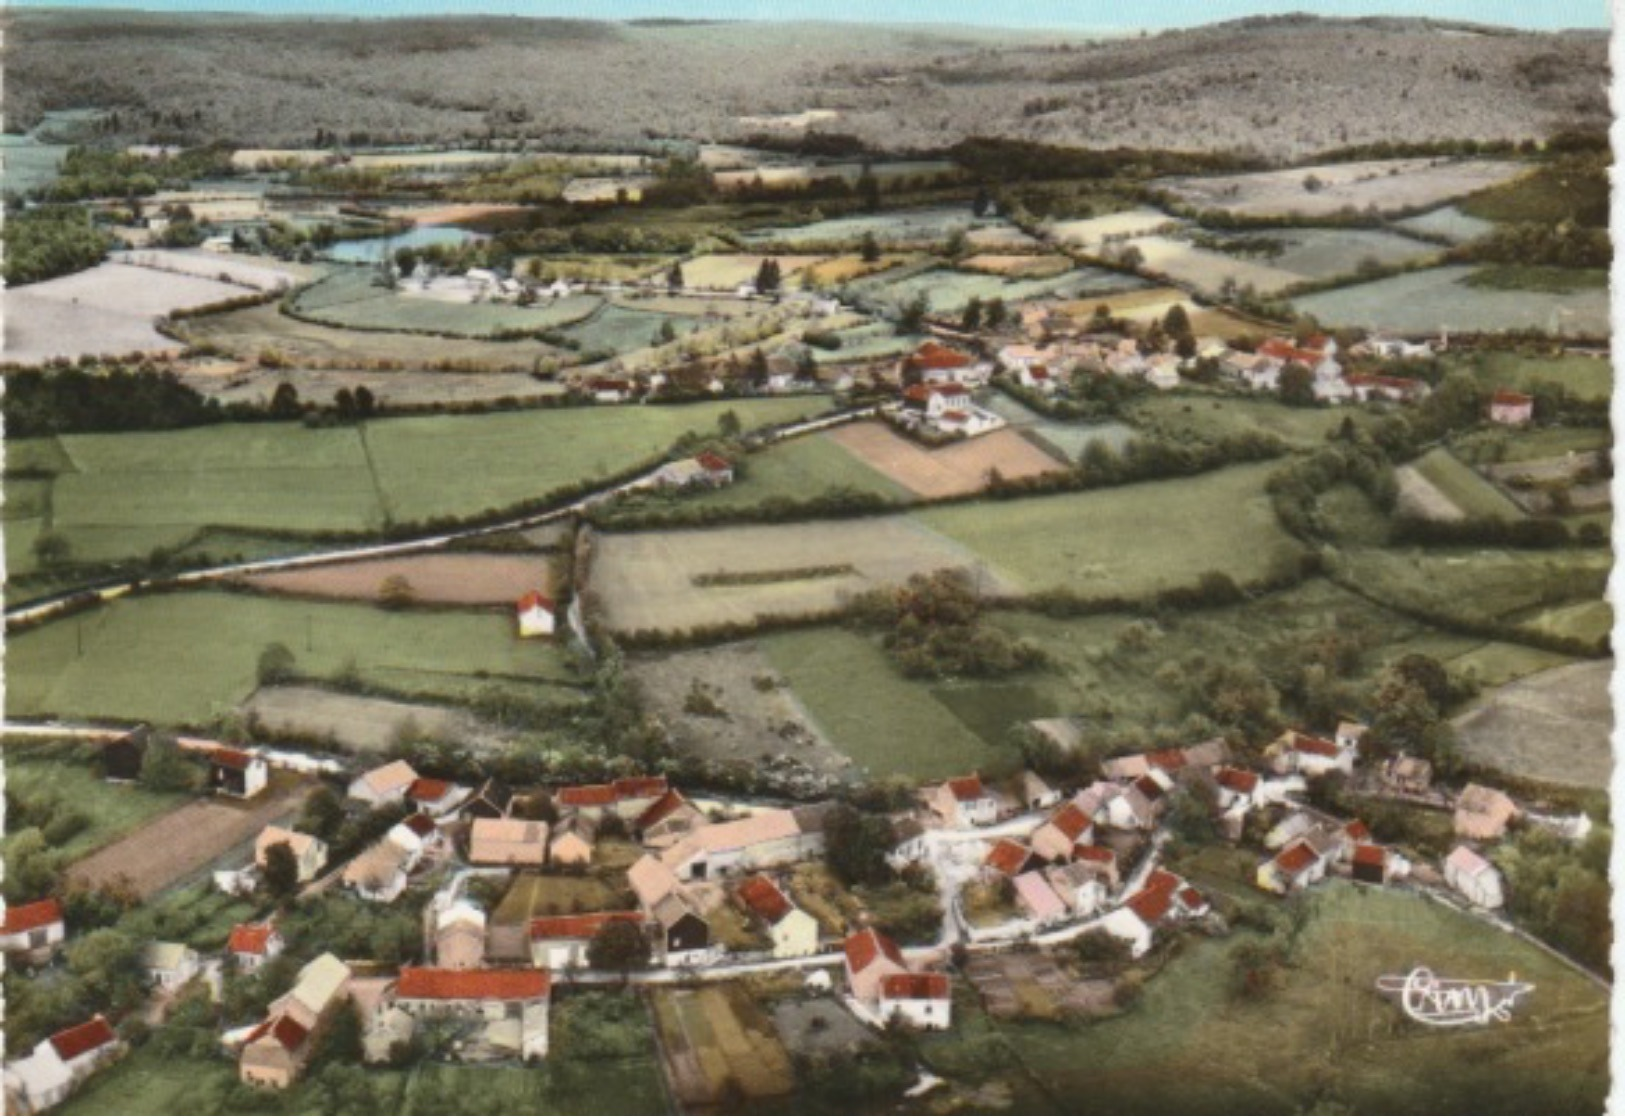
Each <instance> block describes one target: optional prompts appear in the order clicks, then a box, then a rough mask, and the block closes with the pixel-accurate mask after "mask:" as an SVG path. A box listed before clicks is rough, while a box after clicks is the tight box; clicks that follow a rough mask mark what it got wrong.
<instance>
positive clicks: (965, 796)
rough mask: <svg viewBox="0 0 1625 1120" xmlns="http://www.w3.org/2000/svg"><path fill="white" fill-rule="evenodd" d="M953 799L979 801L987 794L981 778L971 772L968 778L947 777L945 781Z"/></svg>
mask: <svg viewBox="0 0 1625 1120" xmlns="http://www.w3.org/2000/svg"><path fill="white" fill-rule="evenodd" d="M944 784H946V785H947V787H948V790H949V792H950V793H952V794H953V796H954V800H955V801H980V800H981V799H982V798H984V797H986V796H987V790H986V788H985V787H984V786H983V785H982V779H981V778H979V777H977V776H976V775H975V774H972V775H971V776H970V777H968V778H949V779H948V781H947V782H946V783H944Z"/></svg>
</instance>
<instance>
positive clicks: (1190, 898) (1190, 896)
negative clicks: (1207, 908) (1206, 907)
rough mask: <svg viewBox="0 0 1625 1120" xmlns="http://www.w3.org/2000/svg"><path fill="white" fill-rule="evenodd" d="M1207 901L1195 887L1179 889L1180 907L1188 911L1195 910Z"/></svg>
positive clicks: (1187, 886)
mask: <svg viewBox="0 0 1625 1120" xmlns="http://www.w3.org/2000/svg"><path fill="white" fill-rule="evenodd" d="M1206 901H1207V900H1206V899H1205V898H1203V897H1202V892H1201V891H1199V890H1197V889H1196V888H1195V887H1192V886H1189V885H1186V886H1183V887H1180V888H1179V902H1180V905H1182V906H1184V907H1185V908H1186V909H1187V910H1195V909H1197V908H1198V907H1200V906H1201V905H1202V904H1203V903H1205V902H1206Z"/></svg>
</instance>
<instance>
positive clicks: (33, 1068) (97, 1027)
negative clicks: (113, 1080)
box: [5, 1015, 119, 1115]
mask: <svg viewBox="0 0 1625 1120" xmlns="http://www.w3.org/2000/svg"><path fill="white" fill-rule="evenodd" d="M118 1052H119V1041H118V1036H117V1035H115V1034H114V1033H113V1028H112V1027H111V1026H109V1025H108V1022H107V1020H106V1019H104V1018H102V1017H101V1016H100V1015H97V1016H95V1017H94V1018H92V1019H90V1020H88V1021H86V1022H84V1023H80V1024H79V1025H78V1026H75V1027H69V1028H68V1029H66V1030H62V1031H58V1032H57V1033H56V1034H53V1035H52V1036H51V1037H50V1038H47V1039H46V1040H45V1041H43V1042H41V1043H40V1044H39V1045H37V1046H35V1047H34V1050H33V1053H31V1054H29V1055H28V1056H27V1057H23V1058H17V1059H14V1060H12V1061H10V1062H7V1063H6V1072H5V1085H6V1106H7V1107H6V1112H7V1113H8V1114H12V1115H17V1114H23V1113H36V1112H44V1111H46V1110H48V1109H52V1108H55V1107H56V1106H57V1105H59V1104H61V1103H62V1102H63V1101H65V1100H67V1099H68V1097H69V1096H70V1095H71V1094H72V1093H73V1091H74V1090H75V1089H77V1088H78V1087H79V1085H80V1084H82V1083H83V1082H84V1080H85V1079H86V1078H88V1077H89V1076H90V1075H91V1074H92V1073H94V1072H96V1070H98V1069H100V1068H101V1067H102V1066H104V1065H106V1064H107V1063H108V1062H109V1061H111V1060H112V1059H113V1058H115V1057H117V1056H118Z"/></svg>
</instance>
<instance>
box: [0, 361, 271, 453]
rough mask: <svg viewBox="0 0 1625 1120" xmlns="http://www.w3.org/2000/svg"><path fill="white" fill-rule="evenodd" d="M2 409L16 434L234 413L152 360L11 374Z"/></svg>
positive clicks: (162, 424) (176, 423) (195, 420)
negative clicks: (135, 363)
mask: <svg viewBox="0 0 1625 1120" xmlns="http://www.w3.org/2000/svg"><path fill="white" fill-rule="evenodd" d="M243 407H244V408H245V409H246V410H247V411H250V412H253V413H258V411H259V410H258V409H257V408H253V407H252V406H243ZM0 414H3V415H4V417H5V423H6V434H7V435H9V436H11V437H12V438H21V437H27V436H50V435H65V434H68V433H70V432H138V431H156V430H159V429H163V428H191V427H196V426H197V425H199V424H213V423H217V422H219V421H221V420H226V419H232V418H235V414H234V413H232V412H228V410H226V409H225V408H222V407H221V405H220V403H219V402H218V401H214V400H209V399H207V398H205V397H204V396H203V395H202V394H201V393H199V392H198V391H197V390H196V389H193V388H192V387H191V386H189V385H186V384H184V383H183V382H182V381H181V380H180V379H179V378H178V377H176V376H175V375H174V374H173V373H171V372H170V371H168V370H163V371H160V370H158V369H156V368H155V367H153V366H150V365H141V366H138V367H136V368H134V369H131V368H129V367H126V366H123V365H111V366H96V365H78V366H69V367H67V368H62V369H53V370H50V371H49V372H47V371H46V370H39V369H30V370H23V371H21V372H18V373H13V374H9V375H8V376H7V377H6V392H5V397H4V398H3V399H0Z"/></svg>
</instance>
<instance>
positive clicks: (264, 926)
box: [226, 922, 276, 956]
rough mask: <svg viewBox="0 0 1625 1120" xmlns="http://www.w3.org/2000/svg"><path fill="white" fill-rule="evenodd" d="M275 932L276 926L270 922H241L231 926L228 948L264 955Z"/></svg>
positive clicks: (234, 951) (237, 951) (238, 951)
mask: <svg viewBox="0 0 1625 1120" xmlns="http://www.w3.org/2000/svg"><path fill="white" fill-rule="evenodd" d="M275 932H276V927H275V926H273V925H272V924H271V923H270V922H241V923H239V924H237V925H235V926H232V927H231V938H230V939H229V940H228V941H227V942H226V948H227V949H228V950H229V951H231V952H233V953H251V954H253V955H255V956H262V955H264V953H265V950H266V947H267V946H268V945H269V944H270V943H271V935H272V934H273V933H275Z"/></svg>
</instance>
